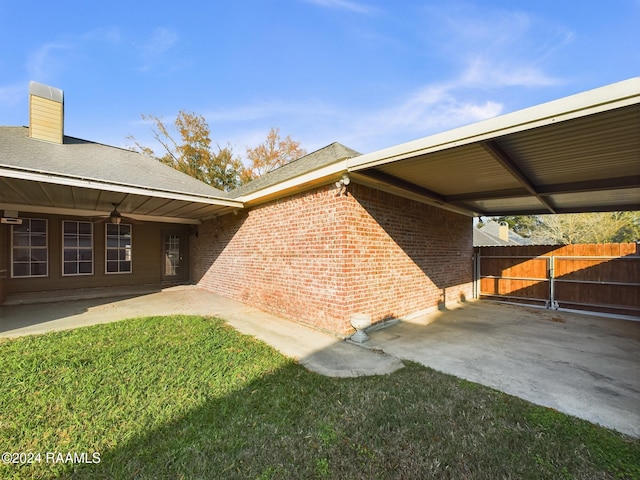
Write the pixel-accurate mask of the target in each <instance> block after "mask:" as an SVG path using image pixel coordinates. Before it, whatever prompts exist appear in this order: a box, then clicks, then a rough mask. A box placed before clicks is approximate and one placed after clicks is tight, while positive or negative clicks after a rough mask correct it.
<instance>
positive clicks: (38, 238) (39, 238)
mask: <svg viewBox="0 0 640 480" xmlns="http://www.w3.org/2000/svg"><path fill="white" fill-rule="evenodd" d="M31 245H32V246H34V247H44V246H46V245H47V236H46V235H45V234H43V233H34V234H32V235H31Z"/></svg>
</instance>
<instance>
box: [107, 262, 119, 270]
mask: <svg viewBox="0 0 640 480" xmlns="http://www.w3.org/2000/svg"><path fill="white" fill-rule="evenodd" d="M117 271H118V262H107V272H109V273H114V272H117Z"/></svg>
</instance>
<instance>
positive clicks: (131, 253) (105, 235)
mask: <svg viewBox="0 0 640 480" xmlns="http://www.w3.org/2000/svg"><path fill="white" fill-rule="evenodd" d="M118 226H119V227H129V232H131V246H130V247H129V255H130V258H129V260H128V261H129V264H130V267H131V268H130V269H129V271H128V272H120V271H118V272H109V271H108V270H107V263H108V262H113V260H109V259H108V257H109V254H108V252H109V250H116V247H109V241H108V237H109V234H108V233H107V232H108V231H109V229H108V228H107V227H108V224H105V226H104V274H105V275H131V274H132V273H133V225H131V224H130V223H119V224H118ZM117 250H118V251H119V250H125V249H124V248H120V247H119V246H118V247H117ZM121 261H122V260H118V268H120V262H121Z"/></svg>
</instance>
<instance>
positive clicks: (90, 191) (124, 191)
mask: <svg viewBox="0 0 640 480" xmlns="http://www.w3.org/2000/svg"><path fill="white" fill-rule="evenodd" d="M0 170H1V171H0V210H5V211H17V212H39V213H50V214H57V215H70V216H76V217H77V216H82V217H89V218H96V219H97V218H100V217H107V216H108V215H109V213H110V212H111V211H112V210H113V208H114V204H116V205H118V211H119V212H120V213H121V214H122V215H125V216H127V217H131V218H133V219H137V220H141V221H155V222H168V223H183V224H197V223H200V222H201V220H203V219H206V218H211V217H214V216H217V215H221V214H224V213H228V212H231V211H233V210H234V209H237V208H242V203H240V202H236V201H232V200H224V199H220V198H216V199H211V198H206V197H201V196H197V195H189V194H184V193H178V192H163V191H158V192H156V191H153V190H146V191H145V190H144V189H141V188H135V187H129V186H124V185H110V184H100V183H99V182H85V181H81V180H75V179H61V178H49V181H47V178H45V177H43V176H41V175H36V174H31V175H25V173H24V172H19V173H20V174H19V175H18V172H11V171H8V170H6V169H2V168H0ZM12 174H13V176H11V175H12ZM16 177H18V178H16ZM34 180H36V181H34Z"/></svg>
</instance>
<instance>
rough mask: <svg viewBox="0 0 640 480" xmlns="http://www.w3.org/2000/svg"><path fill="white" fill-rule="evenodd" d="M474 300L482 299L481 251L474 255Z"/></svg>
mask: <svg viewBox="0 0 640 480" xmlns="http://www.w3.org/2000/svg"><path fill="white" fill-rule="evenodd" d="M473 298H474V300H477V299H478V298H480V251H479V250H477V251H476V252H475V253H474V254H473Z"/></svg>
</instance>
